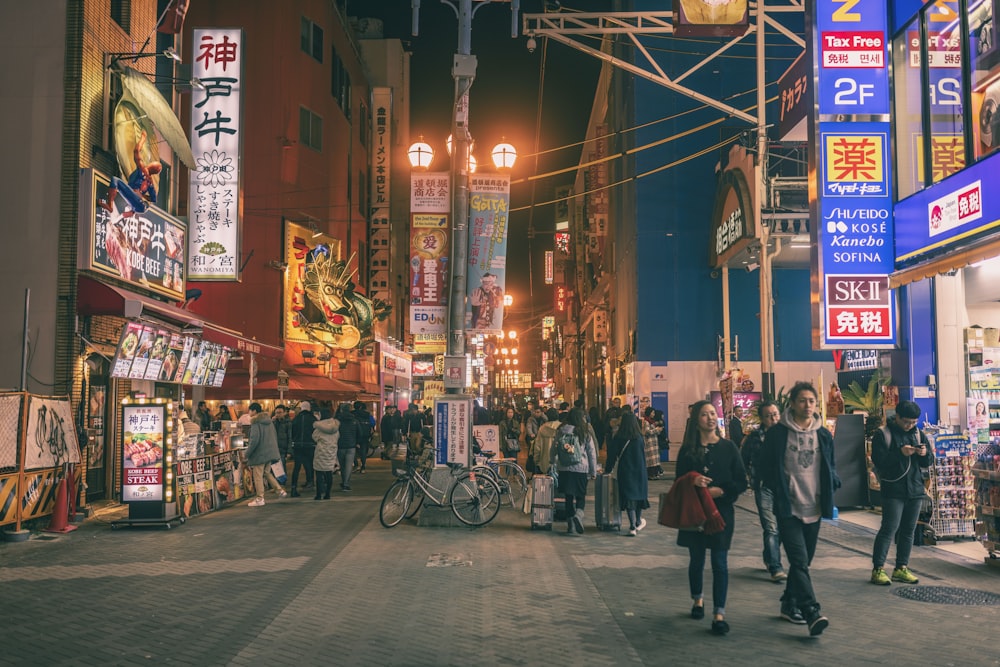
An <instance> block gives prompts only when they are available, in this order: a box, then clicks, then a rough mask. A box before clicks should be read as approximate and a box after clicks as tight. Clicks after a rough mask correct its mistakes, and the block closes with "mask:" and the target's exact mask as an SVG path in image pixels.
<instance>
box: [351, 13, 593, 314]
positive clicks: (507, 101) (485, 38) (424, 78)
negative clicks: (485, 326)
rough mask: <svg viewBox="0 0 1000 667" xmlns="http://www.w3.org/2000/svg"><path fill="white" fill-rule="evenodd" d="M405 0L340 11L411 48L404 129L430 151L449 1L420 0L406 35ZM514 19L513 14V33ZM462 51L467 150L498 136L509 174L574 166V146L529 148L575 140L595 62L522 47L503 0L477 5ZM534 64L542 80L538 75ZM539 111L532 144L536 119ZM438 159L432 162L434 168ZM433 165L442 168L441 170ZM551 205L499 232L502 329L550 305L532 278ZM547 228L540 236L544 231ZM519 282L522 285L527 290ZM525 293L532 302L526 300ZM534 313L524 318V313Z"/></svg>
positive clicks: (542, 187)
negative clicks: (532, 232) (504, 248)
mask: <svg viewBox="0 0 1000 667" xmlns="http://www.w3.org/2000/svg"><path fill="white" fill-rule="evenodd" d="M410 4H411V3H410V0H350V1H349V2H348V13H349V14H350V15H353V16H358V17H359V18H361V17H373V18H379V19H381V20H382V21H383V22H384V26H385V37H387V38H399V39H401V40H403V42H404V45H405V46H406V47H407V48H408V50H409V51H411V52H412V54H413V56H412V59H411V75H412V92H411V94H412V105H411V114H412V115H411V127H410V131H411V136H412V137H413V138H414V139H416V137H417V136H419V135H423V136H424V139H425V141H427V142H428V143H430V144H431V145H432V146H434V148H435V150H439V149H443V147H444V141H445V138H446V137H447V136H448V134H449V133H450V131H451V130H450V123H451V109H452V104H453V99H454V80H453V79H452V77H451V63H452V58H453V56H454V53H455V51H456V48H457V44H458V19H457V18H456V16H455V13H454V12H453V11H452V8H451V7H450V6H448V5H445V4H443V3H442V2H440V0H422V2H421V3H420V4H421V7H420V14H419V19H420V22H419V35H418V36H417V37H413V36H412V35H411V17H412V11H411V8H410ZM610 5H611V2H610V1H608V0H605V1H599V0H566V1H564V3H563V6H564V7H565V8H566V9H565V11H570V10H573V9H575V10H579V11H595V10H598V9H604V10H607V9H608V8H609V7H610ZM541 10H542V0H522V2H521V17H523V15H524V14H525V13H538V12H540V11H541ZM521 25H522V21H521V19H520V17H519V20H518V32H520V27H521ZM472 28H473V30H472V53H473V54H474V55H475V56H476V57H477V59H478V69H477V74H476V80H475V83H474V84H473V87H472V90H471V92H470V111H469V126H470V131H471V134H472V137H473V140H474V141H475V142H476V146H475V149H474V154H475V155H476V158H477V159H478V160H479V161H480V164H482V163H483V161H484V160H485V161H487V162H488V161H489V155H488V153H489V149H490V148H491V147H492V146H493V145H495V144H496V143H497V142H499V141H500V140H501V138H503V139H506V140H507V141H509V142H510V143H512V144H514V146H515V147H516V148H517V151H518V155H519V158H518V163H517V165H516V167H515V170H514V174H513V175H512V178H513V179H514V181H517V180H519V179H526V178H527V177H528V176H530V175H533V174H536V173H544V172H548V171H552V170H555V169H559V168H563V167H568V166H572V165H574V164H576V163H577V162H578V161H579V159H580V147H579V146H576V147H573V148H569V149H566V150H560V151H554V152H552V153H547V154H546V155H544V156H540V157H539V158H538V159H537V163H536V158H535V157H533V154H534V153H535V152H536V151H537V150H541V151H546V150H548V149H552V148H557V147H562V146H568V145H570V144H573V143H576V142H579V141H581V140H582V139H583V138H584V137H585V134H586V127H587V121H588V119H589V116H590V108H591V105H592V103H593V97H594V89H595V86H596V82H597V75H598V73H599V71H600V65H599V63H598V61H597V60H596V59H594V58H592V57H590V56H587V55H585V54H583V53H580V52H578V51H576V50H573V49H570V48H568V47H566V46H563V45H561V44H556V43H552V44H549V46H548V50H547V52H546V48H545V41H544V40H541V39H539V40H538V46H537V49H536V50H535V52H534V53H529V52H528V50H527V48H526V38H525V37H523V36H518V37H517V38H516V39H512V38H511V36H510V35H511V11H510V4H509V3H506V2H504V3H495V4H488V5H483V6H482V7H481V8H480V9H479V10H478V11H477V12H476V14H475V17H474V19H473V24H472ZM543 62H544V86H543V87H542V88H541V94H539V92H540V85H541V76H542V74H541V72H542V65H543ZM539 113H540V114H541V119H540V122H541V126H540V129H539V131H538V144H537V148H536V144H535V137H536V123H537V122H539V120H538V119H539ZM442 164H443V163H439V162H437V160H436V161H435V165H436V166H441V165H442ZM442 168H443V167H442ZM573 178H574V174H573V173H572V172H571V173H567V174H563V175H560V176H558V177H553V178H548V179H544V180H541V181H539V182H537V185H536V186H535V187H534V189H533V188H532V186H531V185H529V184H527V183H524V184H516V183H515V185H514V187H513V189H512V190H513V191H512V193H511V207H512V208H518V207H526V206H529V205H530V204H531V202H532V201H535V202H543V201H548V200H550V199H552V192H553V190H554V188H555V187H558V186H562V185H569V184H571V183H572V181H573ZM553 214H554V207H553V206H551V205H550V206H541V207H537V208H536V209H535V210H534V213H533V214H532V215H531V216H529V213H528V212H527V211H522V212H516V213H514V214H513V215H512V217H511V227H510V233H509V237H508V238H509V246H508V263H507V292H508V293H510V294H512V295H513V296H514V299H515V301H514V307H513V308H512V309H509V311H508V312H507V313H506V321H505V328H507V327H509V326H513V327H516V328H518V330H521V331H523V330H525V329H527V328H528V327H529V326H532V325H535V326H537V325H538V323H539V321H540V320H539V319H538V318H540V315H541V312H540V310H541V309H546V310H550V304H551V287H548V286H546V285H544V283H543V276H542V275H541V266H542V265H541V259H540V255H541V252H542V251H544V250H548V249H551V248H552V236H551V230H552V228H553V222H552V221H553ZM529 217H530V218H531V220H530V224H531V225H532V226H533V227H534V228H535V229H536V230H538V231H539V232H541V234H540V235H538V236H536V237H535V238H534V239H532V240H531V241H530V248H531V254H532V255H533V256H535V257H536V260H535V261H533V262H532V263H531V264H532V266H533V267H534V271H535V274H534V275H533V276H532V281H531V282H530V283H529V271H528V253H527V248H528V246H529V243H528V241H529V239H528V227H529ZM545 232H549V233H545ZM529 285H531V291H530V292H529ZM530 294H533V295H534V302H535V309H534V311H533V310H532V308H531V307H530V299H529V296H530ZM532 314H534V318H532Z"/></svg>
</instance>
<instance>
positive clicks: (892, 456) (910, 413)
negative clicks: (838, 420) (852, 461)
mask: <svg viewBox="0 0 1000 667" xmlns="http://www.w3.org/2000/svg"><path fill="white" fill-rule="evenodd" d="M919 417H920V406H919V405H917V404H916V403H914V402H913V401H900V402H899V405H897V406H896V416H895V417H894V418H893V420H892V421H891V422H889V425H888V426H883V427H882V428H880V429H879V430H877V431H875V434H874V435H873V436H872V463H874V464H875V468H876V470H877V471H878V477H879V485H880V487H881V493H882V526H881V527H880V528H879V531H878V535H876V536H875V546H874V548H873V550H872V565H873V569H872V576H871V583H873V584H876V585H879V586H889V585H891V584H892V582H894V581H896V582H899V583H903V584H915V583H918V582H919V581H920V580H919V579H918V578H917V577H916V576H914V574H913V573H912V572H910V569H909V567H908V566H909V563H910V549H911V548H912V547H913V533H914V531H915V530H916V528H917V519H918V518H919V516H920V508H921V507H922V506H923V503H924V496H925V495H926V492H925V490H924V477H923V472H922V471H921V470H920V469H921V468H929V467H930V466H931V465H933V463H934V448H933V447H931V445H930V443H929V442H928V441H927V436H926V435H924V432H923V431H921V430H920V429H919V428H917V420H918V419H919ZM894 536H895V538H896V567H895V569H894V570H893V571H892V577H891V578H890V577H889V575H887V574H886V573H885V569H884V566H885V559H886V557H887V556H888V555H889V543H890V542H891V541H892V538H893V537H894Z"/></svg>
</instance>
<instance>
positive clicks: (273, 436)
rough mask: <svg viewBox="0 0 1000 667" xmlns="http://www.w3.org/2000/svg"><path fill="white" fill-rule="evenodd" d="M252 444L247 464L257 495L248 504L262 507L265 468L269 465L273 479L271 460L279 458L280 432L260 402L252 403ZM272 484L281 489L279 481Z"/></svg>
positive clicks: (248, 448)
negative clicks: (278, 432) (275, 428)
mask: <svg viewBox="0 0 1000 667" xmlns="http://www.w3.org/2000/svg"><path fill="white" fill-rule="evenodd" d="M249 412H250V444H249V445H248V446H247V465H248V466H249V467H250V471H251V472H252V473H253V488H254V492H255V493H256V495H257V497H256V498H254V499H253V500H251V501H250V502H249V503H247V505H248V506H249V507H260V506H261V505H263V504H264V468H265V467H268V474H269V475H271V479H274V476H273V475H272V474H271V471H270V467H269V466H270V465H271V461H275V460H277V458H278V455H279V454H278V434H277V433H276V432H275V430H274V424H273V423H272V422H271V417H270V416H269V415H268V414H267V413H266V412H262V409H261V406H260V403H251V404H250V410H249ZM272 484H273V485H274V486H275V487H276V488H278V489H280V488H281V487H280V486H278V482H277V481H274V482H272ZM279 495H281V496H282V497H284V495H285V491H284V490H281V491H279Z"/></svg>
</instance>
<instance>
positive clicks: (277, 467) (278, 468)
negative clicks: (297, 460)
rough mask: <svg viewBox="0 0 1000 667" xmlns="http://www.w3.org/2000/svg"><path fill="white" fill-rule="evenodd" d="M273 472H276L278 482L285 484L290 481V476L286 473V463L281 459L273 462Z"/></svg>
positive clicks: (275, 476)
mask: <svg viewBox="0 0 1000 667" xmlns="http://www.w3.org/2000/svg"><path fill="white" fill-rule="evenodd" d="M271 473H273V474H274V478H275V479H276V480H278V484H284V483H285V482H287V481H288V477H287V476H286V475H285V464H284V463H282V462H281V460H280V459H279V460H277V461H272V462H271Z"/></svg>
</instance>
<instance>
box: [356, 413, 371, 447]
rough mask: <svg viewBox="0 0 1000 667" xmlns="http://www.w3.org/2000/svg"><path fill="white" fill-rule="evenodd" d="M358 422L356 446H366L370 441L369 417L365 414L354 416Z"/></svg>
mask: <svg viewBox="0 0 1000 667" xmlns="http://www.w3.org/2000/svg"><path fill="white" fill-rule="evenodd" d="M355 417H356V418H357V420H358V444H366V445H367V444H368V443H369V442H371V439H372V424H371V421H369V420H370V419H371V416H370V415H369V414H368V413H367V412H366V413H364V414H360V415H359V414H355Z"/></svg>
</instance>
